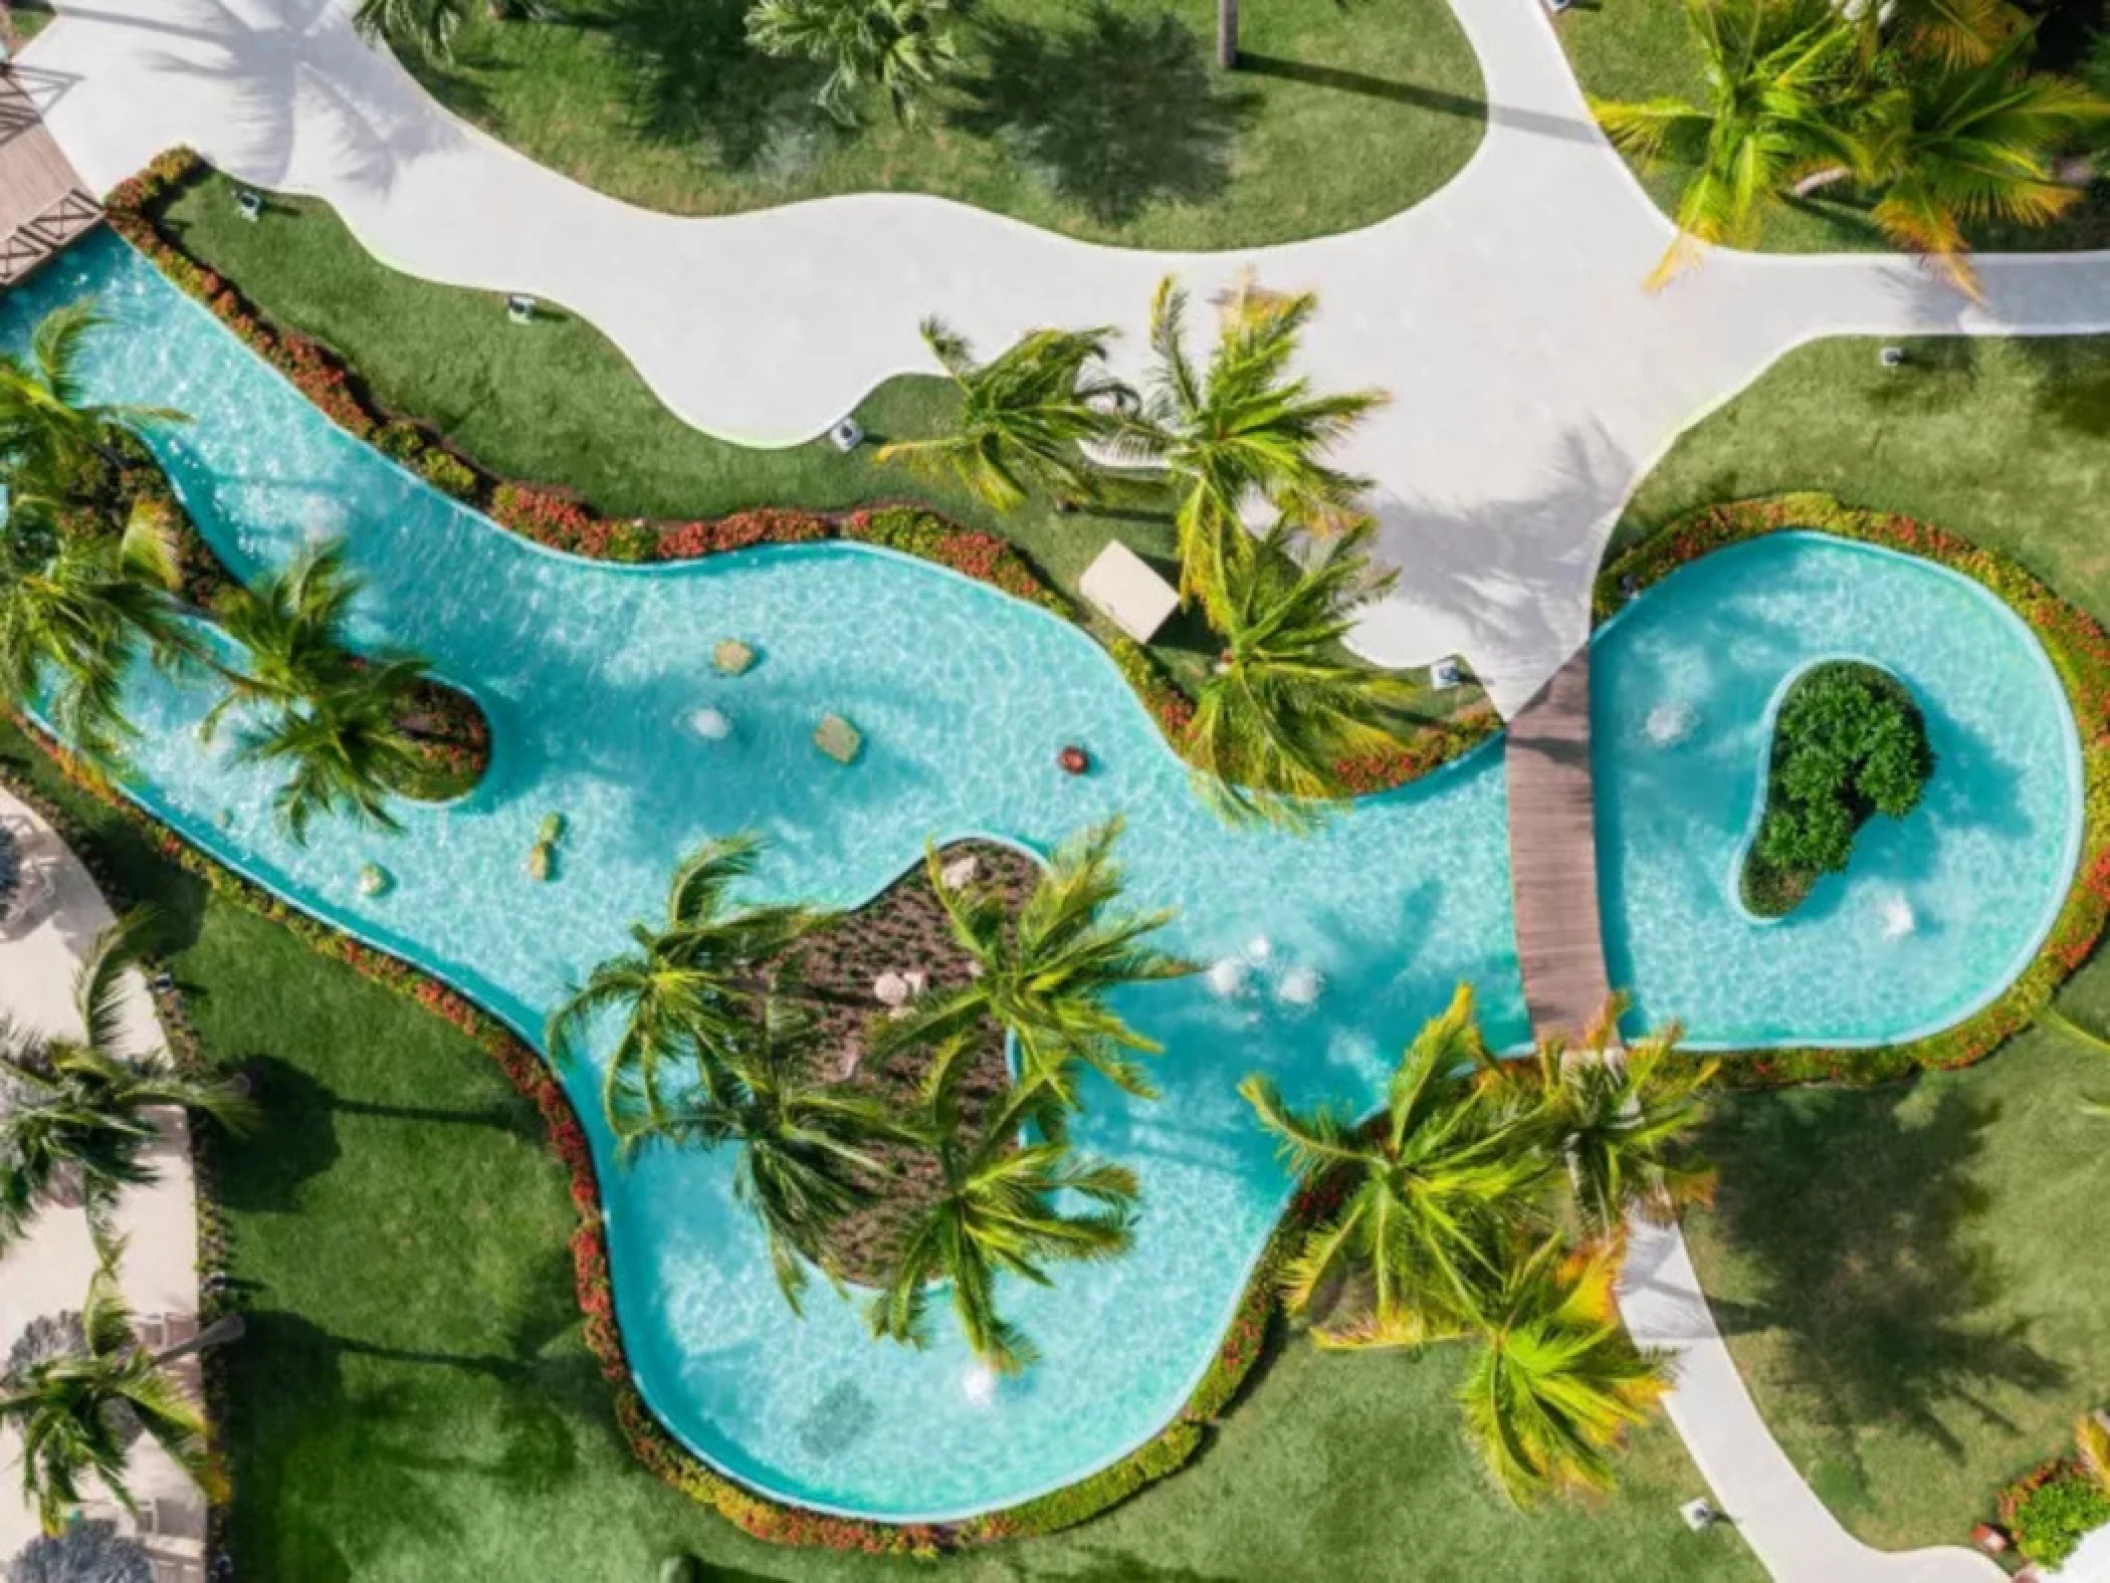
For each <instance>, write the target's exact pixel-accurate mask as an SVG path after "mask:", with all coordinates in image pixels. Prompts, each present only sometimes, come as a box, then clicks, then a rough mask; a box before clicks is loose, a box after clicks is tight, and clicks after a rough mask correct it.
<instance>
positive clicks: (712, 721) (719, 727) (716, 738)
mask: <svg viewBox="0 0 2110 1583" xmlns="http://www.w3.org/2000/svg"><path fill="white" fill-rule="evenodd" d="M689 729H690V730H691V731H693V732H695V733H696V734H697V735H698V736H700V737H702V738H703V739H704V740H705V741H707V742H721V741H723V740H724V739H725V738H727V737H729V736H731V735H732V734H733V723H732V721H730V720H729V719H727V718H726V715H725V711H724V710H722V709H713V708H711V706H710V705H708V704H706V705H704V706H703V708H701V709H699V710H697V711H696V712H695V713H694V714H692V715H690V716H689Z"/></svg>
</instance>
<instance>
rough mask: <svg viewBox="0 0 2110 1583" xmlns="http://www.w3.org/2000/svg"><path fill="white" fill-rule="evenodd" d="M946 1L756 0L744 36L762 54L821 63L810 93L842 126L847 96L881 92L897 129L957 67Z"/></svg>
mask: <svg viewBox="0 0 2110 1583" xmlns="http://www.w3.org/2000/svg"><path fill="white" fill-rule="evenodd" d="M954 9H955V8H954V5H953V0H758V3H757V4H756V5H755V6H754V8H753V9H752V10H750V11H749V12H748V13H747V41H748V42H749V43H750V44H752V45H753V46H754V47H755V48H756V49H758V50H760V51H762V53H763V54H765V55H776V56H803V57H805V58H806V59H808V60H812V61H818V62H820V63H821V64H823V65H825V66H827V67H828V68H829V71H828V78H827V81H826V82H824V83H822V84H821V89H820V92H819V93H818V94H817V95H816V96H815V97H816V99H817V100H818V102H819V104H820V106H821V108H822V109H823V110H826V111H827V112H828V114H830V115H831V116H833V117H835V119H836V120H838V121H840V122H842V123H843V124H844V125H854V124H855V123H856V120H857V112H856V108H855V103H854V101H855V99H856V96H857V94H858V93H859V91H860V90H862V89H863V88H865V87H867V86H872V87H877V88H879V89H881V90H882V91H883V92H884V93H885V94H886V98H887V103H888V105H889V106H890V107H891V108H892V110H893V112H894V118H895V119H896V120H897V121H899V122H901V123H902V124H903V125H904V126H912V125H914V124H915V123H916V121H917V120H918V119H920V117H921V115H922V110H923V104H924V101H925V100H927V99H928V98H929V97H930V96H931V94H932V93H933V92H935V91H936V89H937V88H938V87H939V85H940V84H942V83H943V82H944V81H945V80H946V79H947V78H949V77H950V76H952V75H953V73H954V72H955V71H957V70H958V69H959V63H960V56H959V47H958V45H957V43H956V42H955V41H954V38H953V32H952V27H951V23H952V19H953V14H954Z"/></svg>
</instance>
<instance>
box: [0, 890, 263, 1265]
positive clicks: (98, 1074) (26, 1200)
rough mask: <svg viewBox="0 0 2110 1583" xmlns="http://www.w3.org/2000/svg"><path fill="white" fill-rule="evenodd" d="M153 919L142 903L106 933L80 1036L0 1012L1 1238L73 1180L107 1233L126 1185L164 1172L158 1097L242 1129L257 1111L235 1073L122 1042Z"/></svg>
mask: <svg viewBox="0 0 2110 1583" xmlns="http://www.w3.org/2000/svg"><path fill="white" fill-rule="evenodd" d="M150 926H151V920H150V919H149V917H148V915H146V914H143V913H133V914H131V915H129V916H128V917H126V918H124V919H121V920H120V921H119V922H117V923H116V924H114V925H112V926H111V927H110V928H108V929H106V930H104V931H103V932H102V933H101V934H100V935H99V936H97V937H96V940H95V943H94V945H93V946H91V947H90V949H89V951H88V954H87V956H86V958H85V959H84V960H83V961H82V963H81V966H80V972H79V975H78V977H77V978H76V979H75V981H74V1005H75V1007H76V1009H77V1011H78V1013H79V1016H80V1020H81V1025H82V1028H83V1030H84V1032H83V1035H82V1037H81V1038H79V1039H53V1038H44V1037H40V1036H37V1035H33V1034H31V1033H29V1032H28V1031H26V1030H25V1029H23V1028H21V1027H19V1026H17V1025H15V1024H13V1023H11V1022H9V1021H7V1020H6V1019H4V1018H0V1250H4V1249H5V1248H6V1247H7V1245H8V1244H9V1243H11V1242H13V1241H14V1240H15V1239H16V1238H18V1237H19V1236H21V1235H22V1233H23V1232H24V1230H26V1229H27V1227H28V1225H29V1222H30V1220H31V1219H32V1218H33V1217H34V1216H35V1214H36V1210H37V1206H38V1204H39V1202H40V1201H41V1200H43V1199H44V1198H46V1197H48V1196H49V1195H50V1194H51V1193H53V1192H54V1191H56V1190H58V1189H59V1188H60V1187H61V1186H62V1185H65V1184H67V1183H68V1182H69V1181H70V1182H74V1183H77V1184H78V1188H79V1191H80V1194H81V1199H82V1203H83V1207H84V1208H85V1209H86V1211H87V1214H88V1222H89V1225H90V1226H91V1227H92V1228H93V1229H94V1230H95V1232H96V1235H97V1238H98V1240H101V1241H107V1240H108V1239H109V1237H110V1234H111V1227H112V1218H111V1217H112V1215H113V1212H114V1211H115V1209H116V1205H117V1198H118V1195H119V1193H121V1192H122V1191H123V1189H125V1188H126V1187H129V1186H133V1185H135V1184H138V1183H142V1182H151V1181H153V1180H154V1170H153V1167H152V1166H151V1165H150V1164H149V1163H148V1161H147V1151H148V1149H149V1148H150V1147H151V1146H152V1144H153V1142H154V1140H155V1138H156V1136H157V1130H156V1128H155V1125H154V1120H153V1118H152V1117H151V1116H150V1115H148V1114H147V1112H148V1111H150V1110H152V1109H154V1108H155V1107H157V1106H176V1107H180V1108H182V1109H186V1110H193V1111H198V1112H200V1113H202V1114H204V1115H208V1116H211V1117H212V1118H213V1119H214V1120H216V1121H218V1122H220V1123H221V1124H222V1125H223V1126H227V1127H230V1128H234V1129H237V1130H240V1129H245V1128H247V1127H248V1126H250V1125H251V1124H252V1123H253V1122H254V1120H255V1114H256V1112H255V1108H254V1107H253V1106H252V1105H251V1104H250V1103H249V1101H248V1100H247V1099H246V1098H245V1097H243V1095H242V1094H241V1092H240V1090H239V1089H237V1088H236V1087H235V1086H234V1085H233V1084H230V1083H226V1082H221V1081H215V1080H211V1079H205V1078H193V1077H186V1076H184V1075H183V1074H181V1073H179V1072H177V1071H176V1070H175V1068H174V1067H173V1066H171V1065H170V1063H169V1061H168V1058H167V1057H166V1056H165V1055H160V1054H151V1055H141V1056H136V1057H131V1056H126V1055H123V1054H121V1053H120V1051H121V1049H122V1046H123V1043H124V1025H123V1011H124V1004H125V974H126V973H127V972H128V971H129V970H130V969H131V968H132V967H133V965H134V964H135V963H136V962H137V960H138V952H139V943H140V939H141V937H142V934H143V933H144V932H145V930H147V929H148V928H149V927H150Z"/></svg>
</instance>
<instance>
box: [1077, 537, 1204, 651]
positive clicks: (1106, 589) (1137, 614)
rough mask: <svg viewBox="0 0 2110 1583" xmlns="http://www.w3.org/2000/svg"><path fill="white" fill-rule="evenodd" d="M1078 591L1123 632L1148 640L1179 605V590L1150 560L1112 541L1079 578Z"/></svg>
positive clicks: (1142, 641)
mask: <svg viewBox="0 0 2110 1583" xmlns="http://www.w3.org/2000/svg"><path fill="white" fill-rule="evenodd" d="M1077 589H1078V592H1080V593H1082V594H1083V595H1084V597H1085V598H1087V599H1089V600H1090V601H1091V602H1092V603H1093V604H1095V605H1097V606H1098V607H1099V609H1100V610H1101V611H1103V612H1104V613H1105V615H1106V618H1107V619H1108V620H1109V621H1111V622H1113V624H1114V625H1115V626H1117V627H1119V628H1120V629H1121V630H1122V631H1123V632H1125V633H1127V634H1128V635H1129V636H1130V637H1132V638H1134V639H1135V640H1136V641H1137V642H1138V643H1148V642H1149V641H1150V640H1151V639H1152V638H1153V637H1155V636H1157V631H1158V628H1159V627H1162V626H1163V625H1164V624H1165V623H1166V622H1167V621H1169V620H1171V619H1172V612H1173V611H1175V610H1177V609H1179V607H1180V593H1179V590H1178V589H1177V588H1174V587H1173V586H1172V585H1171V584H1170V583H1168V582H1166V581H1165V579H1164V578H1162V577H1160V576H1158V574H1157V573H1156V572H1154V571H1152V570H1151V569H1150V563H1149V562H1147V561H1145V560H1144V559H1143V557H1142V556H1140V555H1138V554H1136V552H1135V551H1134V550H1132V549H1130V548H1129V547H1128V546H1127V545H1125V544H1123V543H1122V542H1121V541H1120V540H1119V539H1115V540H1113V541H1111V542H1110V543H1109V544H1108V545H1107V546H1106V548H1105V549H1103V550H1101V551H1100V552H1099V558H1098V559H1097V560H1095V561H1093V562H1092V564H1091V565H1089V566H1087V567H1086V568H1085V569H1084V575H1083V576H1082V577H1080V578H1078V579H1077Z"/></svg>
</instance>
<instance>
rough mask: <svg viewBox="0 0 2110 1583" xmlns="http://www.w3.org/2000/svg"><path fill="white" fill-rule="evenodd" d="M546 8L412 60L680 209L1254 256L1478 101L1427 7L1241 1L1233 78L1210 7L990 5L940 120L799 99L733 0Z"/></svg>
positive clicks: (799, 70)
mask: <svg viewBox="0 0 2110 1583" xmlns="http://www.w3.org/2000/svg"><path fill="white" fill-rule="evenodd" d="M475 9H476V10H477V11H478V12H479V13H480V12H481V8H480V7H479V8H475ZM550 9H551V11H552V12H553V20H551V21H548V22H527V21H505V22H495V23H494V22H491V21H488V20H486V19H485V18H484V17H483V16H482V15H481V14H479V15H478V16H477V17H476V18H475V19H474V20H473V21H472V22H471V23H470V24H469V25H468V26H465V27H464V28H463V29H462V33H461V36H460V38H459V39H458V41H457V44H456V60H455V63H454V64H453V65H451V66H438V65H430V64H423V63H418V62H415V61H413V66H414V69H415V70H417V71H418V73H419V75H420V76H421V77H423V78H424V80H425V81H426V83H427V85H428V86H429V87H431V88H432V90H433V91H434V93H435V94H436V95H437V96H438V97H439V98H440V99H441V100H442V101H443V102H445V103H447V104H449V105H451V106H452V107H453V108H454V109H456V110H457V111H459V112H460V113H462V114H463V115H465V116H467V117H469V118H470V119H471V120H474V121H476V122H478V123H479V124H481V125H482V126H484V127H485V128H486V129H487V130H489V131H491V132H492V133H494V134H495V135H497V136H498V137H500V138H503V139H504V140H505V141H506V142H508V143H510V144H512V145H513V146H514V147H516V148H518V149H521V150H522V151H523V152H525V153H527V154H530V155H532V156H533V157H534V158H536V159H538V160H540V161H542V162H543V163H544V164H547V165H550V166H552V167H554V168H555V169H557V170H561V171H563V172H564V173H565V174H566V175H569V176H572V177H575V178H577V179H578V180H580V181H582V182H584V183H586V184H587V185H589V186H592V187H597V188H599V189H600V190H602V191H603V192H607V193H612V194H614V195H615V196H616V197H619V198H625V199H628V200H629V201H631V202H633V203H638V204H642V205H644V206H646V207H648V208H653V209H662V210H669V211H673V212H676V213H682V214H726V213H733V212H737V211H740V210H745V209H757V208H767V207H770V206H772V205H775V204H781V203H790V202H795V201H797V200H799V199H803V198H816V197H824V196H827V195H830V194H835V193H850V192H924V193H934V194H938V195H940V196H943V197H947V198H955V199H958V200H960V201H961V202H964V203H971V204H974V205H976V206H978V207H980V208H984V209H989V210H993V211H996V212H998V213H1001V214H1009V215H1014V216H1016V217H1017V218H1019V219H1021V220H1028V221H1031V222H1032V223H1033V224H1036V225H1041V226H1046V227H1048V228H1050V229H1053V230H1058V231H1064V232H1068V233H1069V234H1071V235H1073V236H1082V237H1089V238H1092V239H1094V240H1098V241H1105V242H1113V243H1117V244H1120V245H1123V246H1128V247H1164V248H1229V247H1253V246H1258V245H1261V244H1263V243H1268V242H1281V241H1290V240H1294V239H1296V238H1299V237H1308V236H1320V235H1325V234H1328V233H1331V232H1335V231H1344V230H1349V229H1351V228H1353V227H1356V226H1360V225H1368V224H1370V223H1371V222H1373V221H1376V220H1381V219H1383V218H1384V217H1385V216H1387V215H1390V214H1395V213H1397V212H1398V211H1399V210H1401V209H1404V208H1406V207H1408V206H1409V205H1411V204H1413V203H1416V202H1418V201H1419V200H1421V199H1422V198H1425V197H1427V196H1428V195H1429V194H1430V193H1432V192H1434V191H1435V190H1436V189H1437V188H1438V187H1440V186H1441V185H1442V184H1443V183H1444V182H1445V181H1446V180H1448V179H1449V178H1450V177H1451V176H1452V175H1454V174H1455V173H1456V172H1457V171H1458V169H1459V168H1460V167H1461V166H1462V165H1463V164H1464V163H1465V161H1466V159H1467V158H1468V157H1469V156H1470V155H1471V153H1472V151H1473V149H1474V147H1475V146H1476V145H1477V144H1478V142H1479V139H1480V133H1481V129H1482V125H1483V123H1484V119H1485V111H1486V107H1485V105H1484V104H1483V103H1482V101H1481V97H1480V72H1479V66H1478V63H1477V61H1476V60H1475V59H1474V56H1473V52H1472V49H1471V47H1470V46H1469V45H1468V44H1467V43H1466V41H1465V35H1464V34H1463V33H1462V32H1461V31H1460V29H1459V27H1458V24H1457V22H1456V21H1455V20H1454V19H1453V17H1452V16H1451V13H1450V10H1449V8H1448V7H1447V6H1446V5H1445V4H1444V0H1359V3H1357V4H1354V5H1342V4H1338V3H1337V0H1269V3H1268V4H1266V5H1256V6H1250V7H1248V8H1247V9H1246V11H1245V13H1244V16H1243V19H1242V20H1243V28H1244V33H1243V39H1242V43H1243V56H1242V66H1241V69H1240V70H1239V71H1238V72H1236V73H1223V72H1220V71H1218V70H1217V69H1216V67H1215V65H1214V53H1213V51H1214V28H1215V15H1216V12H1215V6H1214V5H1213V4H1212V3H1211V0H1156V3H1153V4H1149V5H1141V6H1137V5H1120V4H1113V3H1103V0H1102V3H1090V4H1087V3H1083V0H986V3H985V4H983V5H981V6H978V7H977V8H976V9H975V12H974V20H973V22H972V23H970V24H968V25H966V27H965V28H964V30H963V31H964V34H965V36H966V38H967V40H968V45H967V49H966V56H967V62H968V69H967V71H966V73H965V75H964V77H963V79H962V81H961V83H960V84H959V86H958V88H957V89H955V90H951V91H948V93H947V95H946V97H945V103H944V104H943V106H942V107H941V108H940V109H939V110H938V111H937V112H936V113H934V114H931V115H929V116H928V117H927V118H926V120H925V122H924V124H923V125H921V126H919V127H901V126H897V125H896V124H895V123H894V122H893V120H892V118H891V117H890V116H888V115H887V113H886V112H885V111H884V110H883V109H879V110H877V111H876V112H875V113H874V114H872V115H870V116H868V117H867V119H866V122H865V124H864V125H863V126H862V127H860V128H858V129H856V130H854V131H849V132H845V131H843V130H842V129H840V128H838V127H837V126H836V125H835V124H834V123H833V122H831V121H829V120H828V119H827V117H826V116H824V115H823V114H821V113H820V112H819V111H818V109H816V108H815V107H814V105H813V103H812V95H813V89H814V86H815V85H816V83H817V81H818V79H819V75H820V74H819V73H818V72H817V71H816V70H815V68H813V67H811V66H809V65H807V64H805V63H793V62H783V61H773V60H770V59H768V58H766V57H764V56H762V55H760V54H758V53H756V52H754V51H752V50H750V49H748V48H747V46H746V44H745V43H744V41H743V37H742V17H743V15H744V13H745V11H746V9H747V4H746V0H553V3H552V5H551V7H550Z"/></svg>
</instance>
